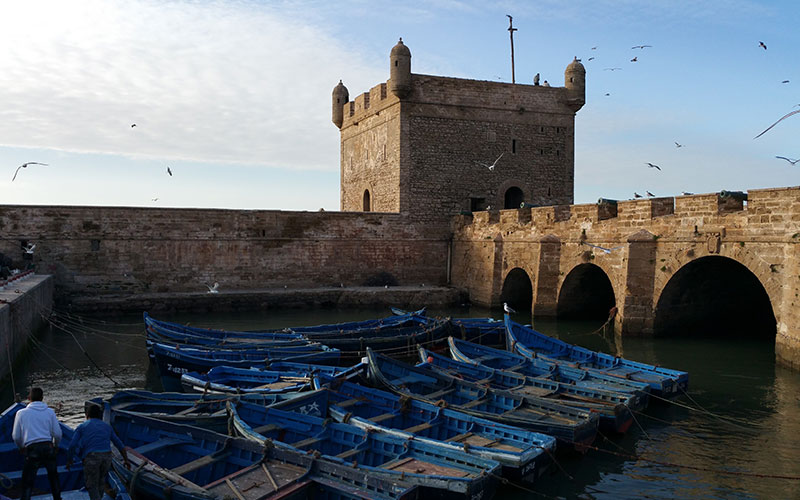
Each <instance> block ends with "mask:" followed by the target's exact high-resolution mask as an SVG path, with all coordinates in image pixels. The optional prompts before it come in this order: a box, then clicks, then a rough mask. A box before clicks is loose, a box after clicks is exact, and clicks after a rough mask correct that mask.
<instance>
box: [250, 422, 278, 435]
mask: <svg viewBox="0 0 800 500" xmlns="http://www.w3.org/2000/svg"><path fill="white" fill-rule="evenodd" d="M280 428H281V426H280V425H277V424H267V425H262V426H261V427H256V428H255V429H253V432H256V433H258V434H263V433H265V432H270V431H275V430H278V429H280Z"/></svg>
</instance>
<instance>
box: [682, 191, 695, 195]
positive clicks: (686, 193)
mask: <svg viewBox="0 0 800 500" xmlns="http://www.w3.org/2000/svg"><path fill="white" fill-rule="evenodd" d="M681 194H682V195H684V196H691V195H693V194H694V193H690V192H689V191H681Z"/></svg>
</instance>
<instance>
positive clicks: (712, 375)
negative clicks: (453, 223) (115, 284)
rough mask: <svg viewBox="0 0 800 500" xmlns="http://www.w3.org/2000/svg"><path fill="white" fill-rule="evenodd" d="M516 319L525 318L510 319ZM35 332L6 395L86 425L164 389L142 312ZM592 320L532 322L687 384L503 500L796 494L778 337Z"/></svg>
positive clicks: (795, 399)
mask: <svg viewBox="0 0 800 500" xmlns="http://www.w3.org/2000/svg"><path fill="white" fill-rule="evenodd" d="M429 313H430V314H435V315H441V316H452V317H459V316H461V317H463V316H476V317H485V316H494V317H497V318H500V317H501V316H500V315H501V314H502V313H501V312H497V311H489V310H485V309H478V308H474V307H473V308H471V309H452V310H434V311H429ZM386 314H387V311H385V310H352V309H347V310H335V309H325V310H317V311H309V310H302V309H294V310H285V311H274V310H270V311H265V312H248V313H241V312H237V313H213V314H206V315H199V314H171V315H157V319H164V320H168V321H177V322H182V323H190V324H192V325H195V326H206V327H218V328H226V329H237V330H252V329H264V328H282V327H286V326H293V325H312V324H320V323H336V322H343V321H353V320H359V319H367V318H374V317H378V316H383V315H386ZM513 319H515V320H516V321H519V322H530V318H525V317H522V316H515V317H514V318H513ZM52 321H53V323H57V324H58V325H60V327H55V326H52V325H51V327H49V328H47V329H45V330H43V331H41V332H39V334H38V335H37V337H36V339H35V340H34V341H33V342H32V345H31V347H32V349H31V350H30V351H29V352H28V353H27V354H26V355H24V356H23V358H22V359H21V360H20V363H19V365H18V366H17V369H16V370H14V377H13V380H9V381H8V382H9V383H7V384H5V385H4V387H3V388H2V390H1V391H0V400H1V402H2V404H3V407H6V406H8V405H9V404H10V403H11V402H12V401H13V398H14V392H15V390H16V392H18V393H22V394H24V393H26V392H27V388H28V387H30V386H31V385H37V386H40V387H42V388H43V389H44V394H45V402H47V403H48V404H49V405H50V406H52V407H54V408H56V410H57V413H58V415H59V417H60V418H61V419H62V421H65V422H66V423H68V424H69V425H73V426H74V425H77V424H78V423H80V422H81V421H82V420H83V414H82V410H83V402H84V400H86V399H88V398H90V397H95V396H108V395H111V394H113V393H114V392H116V391H118V390H122V389H134V388H135V389H141V388H146V389H150V390H159V389H160V381H159V378H158V374H157V373H156V371H155V367H154V366H151V365H150V363H149V360H148V358H147V354H146V352H145V347H144V338H145V335H144V326H143V323H142V318H141V316H140V315H134V316H124V317H113V318H111V317H88V316H77V315H71V314H67V313H65V312H59V313H57V314H56V316H54V318H53V320H52ZM598 326H599V325H598V324H597V323H593V322H581V321H569V322H565V321H558V322H557V321H554V320H538V319H537V320H536V321H535V322H534V327H535V328H536V329H537V330H539V331H542V332H544V333H547V334H549V335H553V336H556V337H558V338H561V339H562V340H565V341H567V342H570V343H573V344H577V345H581V346H584V347H588V348H590V349H593V350H599V351H604V352H608V353H612V354H617V355H620V356H623V357H626V358H628V359H632V360H638V361H643V362H646V363H652V364H658V365H661V366H664V367H669V368H676V369H680V370H685V371H688V372H689V373H690V382H689V384H690V385H689V391H688V393H687V394H685V395H682V396H681V397H679V398H678V399H676V400H675V401H670V402H665V401H655V402H653V403H651V404H650V406H649V407H648V409H647V410H646V411H645V412H644V413H639V414H636V422H635V423H634V425H633V427H632V428H631V430H630V431H628V433H627V434H626V435H624V436H611V435H602V434H601V435H599V437H598V439H597V441H596V442H595V445H594V446H595V448H593V449H590V450H589V451H588V452H587V453H586V454H585V455H583V456H570V455H568V456H563V457H562V456H559V457H557V459H556V463H555V464H554V465H553V467H551V470H550V471H549V472H548V473H546V474H545V475H544V476H543V477H541V479H540V480H539V482H538V483H536V484H534V485H525V486H515V485H506V486H504V487H503V488H502V490H501V491H500V493H499V494H498V497H499V496H502V497H503V498H504V499H506V500H509V499H513V500H522V499H526V500H527V499H532V498H587V499H619V498H630V499H636V498H647V499H656V498H657V499H661V498H663V499H667V498H670V499H671V498H679V499H684V498H686V499H689V498H691V499H697V498H708V499H712V498H713V499H716V498H720V499H722V498H724V499H764V498H769V499H784V498H785V499H792V498H800V466H799V465H798V463H800V373H797V372H794V371H791V370H788V369H785V368H782V367H780V366H777V365H776V364H775V353H774V339H766V340H765V339H763V338H760V339H759V336H756V335H754V337H753V338H754V339H758V340H748V339H739V338H737V339H730V338H726V337H725V335H724V334H723V333H722V332H720V334H719V335H716V336H714V335H710V336H708V337H707V338H687V337H681V336H680V335H676V336H674V337H671V338H624V339H621V338H619V337H615V336H614V335H613V333H606V334H604V333H598V332H595V330H596V329H597V328H598Z"/></svg>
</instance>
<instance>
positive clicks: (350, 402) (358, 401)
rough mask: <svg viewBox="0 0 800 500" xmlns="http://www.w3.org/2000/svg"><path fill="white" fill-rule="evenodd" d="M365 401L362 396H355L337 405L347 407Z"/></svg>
mask: <svg viewBox="0 0 800 500" xmlns="http://www.w3.org/2000/svg"><path fill="white" fill-rule="evenodd" d="M361 401H363V400H362V399H361V398H353V399H348V400H347V401H342V402H341V403H336V406H338V407H339V408H347V407H348V406H353V405H354V404H358V403H360V402H361Z"/></svg>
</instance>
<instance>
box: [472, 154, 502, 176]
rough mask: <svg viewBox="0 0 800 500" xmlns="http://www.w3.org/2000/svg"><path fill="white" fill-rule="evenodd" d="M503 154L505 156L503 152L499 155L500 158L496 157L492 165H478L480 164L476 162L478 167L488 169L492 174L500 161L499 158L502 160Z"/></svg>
mask: <svg viewBox="0 0 800 500" xmlns="http://www.w3.org/2000/svg"><path fill="white" fill-rule="evenodd" d="M504 154H506V153H505V151H503V152H502V153H500V156H498V157H497V159H496V160H495V161H494V163H492V164H491V165H487V164H485V163H480V162H478V165H480V166H482V167H485V168H488V169H489V171H490V172H494V167H496V166H497V162H498V161H500V158H502V157H503V155H504Z"/></svg>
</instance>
